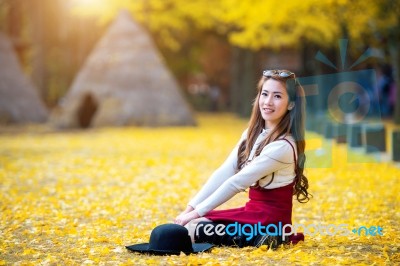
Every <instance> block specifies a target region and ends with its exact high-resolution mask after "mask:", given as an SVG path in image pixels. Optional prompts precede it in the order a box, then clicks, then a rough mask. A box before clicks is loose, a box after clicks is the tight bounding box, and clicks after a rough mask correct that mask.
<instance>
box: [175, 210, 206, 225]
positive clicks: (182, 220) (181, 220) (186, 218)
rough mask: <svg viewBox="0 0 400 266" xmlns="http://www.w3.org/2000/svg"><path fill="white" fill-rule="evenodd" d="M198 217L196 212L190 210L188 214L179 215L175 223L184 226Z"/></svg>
mask: <svg viewBox="0 0 400 266" xmlns="http://www.w3.org/2000/svg"><path fill="white" fill-rule="evenodd" d="M199 217H200V215H199V214H198V213H197V211H195V210H192V211H190V212H187V213H183V214H180V215H179V216H178V217H176V219H175V223H176V224H179V225H183V226H184V225H186V224H187V223H188V222H190V221H191V220H194V219H197V218H199Z"/></svg>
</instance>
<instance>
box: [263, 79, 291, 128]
mask: <svg viewBox="0 0 400 266" xmlns="http://www.w3.org/2000/svg"><path fill="white" fill-rule="evenodd" d="M258 106H259V108H260V111H261V116H262V118H263V119H264V121H265V127H266V128H269V129H272V128H274V127H275V126H276V125H278V123H279V122H280V121H281V119H282V118H283V116H284V115H285V114H286V112H287V110H288V106H289V95H288V93H287V91H286V86H285V83H284V82H281V81H277V80H274V79H268V80H267V81H265V82H264V84H263V86H262V89H261V95H260V98H259V99H258Z"/></svg>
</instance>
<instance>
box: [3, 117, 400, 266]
mask: <svg viewBox="0 0 400 266" xmlns="http://www.w3.org/2000/svg"><path fill="white" fill-rule="evenodd" d="M246 124H247V121H244V120H239V119H237V118H234V117H233V116H230V115H217V116H212V115H200V116H199V126H198V127H188V128H133V127H131V128H109V129H108V128H107V129H92V130H88V131H69V132H43V130H39V131H38V130H31V131H29V132H25V133H18V134H11V133H7V134H2V135H0V192H1V194H0V230H1V231H0V232H1V235H0V265H3V264H5V265H9V264H10V265H12V264H15V265H30V264H31V265H39V264H41V265H52V264H61V265H81V264H101V265H118V264H127V265H146V264H156V265H158V264H163V265H168V264H171V265H264V264H268V263H271V264H276V263H279V264H281V265H291V264H297V265H302V264H304V265H310V264H315V265H323V264H326V265H331V264H340V265H350V264H357V265H363V264H364V265H370V264H374V263H375V264H376V265H398V264H399V263H400V255H399V253H400V241H399V237H398V234H397V232H396V230H398V229H399V228H400V222H399V220H400V219H399V218H400V215H399V209H398V208H399V207H398V206H399V203H400V185H399V183H400V179H399V178H400V169H399V168H396V167H395V166H393V165H392V164H390V163H353V162H354V161H362V162H365V161H372V159H371V157H366V156H365V155H360V154H359V153H350V154H348V151H347V148H346V146H345V145H336V144H332V145H328V146H331V148H330V149H328V150H329V152H328V154H327V153H326V151H325V153H324V152H322V151H321V150H318V149H317V148H318V147H319V146H322V145H327V144H329V143H328V142H325V141H322V140H321V139H318V136H317V135H312V134H308V138H309V139H310V142H309V147H310V150H309V151H308V155H309V156H308V158H309V162H308V163H309V165H310V166H312V167H311V168H309V169H307V172H306V174H307V176H308V178H309V181H310V185H311V189H310V191H311V193H312V194H313V195H314V198H313V199H312V200H311V202H309V203H307V204H298V203H295V206H294V212H293V222H294V223H302V224H305V225H311V224H321V225H325V226H326V225H340V224H347V225H348V228H349V230H351V229H353V228H358V227H360V226H366V227H371V226H380V227H382V228H383V236H365V233H361V235H360V236H359V235H358V234H353V233H351V235H349V236H329V235H321V234H314V236H306V241H305V242H304V243H301V244H298V245H296V246H293V247H284V248H280V249H279V250H277V251H271V250H266V249H265V247H264V246H263V247H261V248H259V249H257V248H244V249H236V248H214V249H213V250H212V252H211V253H204V254H197V255H190V256H185V255H181V256H146V255H139V254H136V253H130V252H128V251H127V250H126V249H125V247H124V245H127V244H135V243H142V242H148V238H149V235H150V232H151V230H152V228H154V227H155V226H156V225H159V224H162V223H167V222H171V221H172V220H173V219H174V217H175V216H176V215H177V214H178V213H179V212H180V211H182V210H183V208H184V207H185V205H186V203H187V202H188V200H189V199H190V198H191V197H192V196H193V195H194V194H195V193H196V191H197V190H198V189H199V188H200V187H201V185H202V184H203V183H204V182H205V180H206V179H207V178H208V176H209V175H210V174H211V173H212V171H213V170H214V169H215V168H216V167H218V165H219V164H220V163H222V162H223V160H224V159H225V157H226V156H227V155H228V153H229V152H230V150H231V149H232V148H233V146H234V145H235V143H236V141H237V140H238V138H239V137H240V134H241V133H242V131H243V130H244V128H245V127H246ZM311 139H313V140H311ZM331 154H332V156H331ZM354 158H356V159H354ZM327 162H329V163H328V164H327ZM326 165H328V166H327V167H326ZM321 166H325V168H322V167H321ZM246 200H247V194H246V193H241V194H239V195H237V196H236V197H235V198H234V199H232V200H231V201H230V202H228V203H226V204H225V205H224V206H222V207H223V208H226V207H234V206H239V205H242V204H244V203H245V201H246ZM363 232H364V231H363Z"/></svg>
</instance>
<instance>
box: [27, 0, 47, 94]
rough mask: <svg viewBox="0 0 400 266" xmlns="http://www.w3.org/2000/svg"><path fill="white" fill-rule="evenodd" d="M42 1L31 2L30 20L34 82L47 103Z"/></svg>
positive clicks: (32, 0) (34, 0) (33, 0)
mask: <svg viewBox="0 0 400 266" xmlns="http://www.w3.org/2000/svg"><path fill="white" fill-rule="evenodd" d="M40 2H41V1H40V0H31V1H29V3H30V10H31V11H30V18H31V23H32V24H31V25H32V26H31V27H32V40H33V47H32V50H33V53H32V80H33V82H34V83H35V85H36V87H37V88H38V89H39V94H40V96H41V98H42V99H44V100H45V101H46V100H47V99H46V98H47V97H46V96H47V95H46V74H47V73H46V65H45V47H44V43H45V36H44V35H45V33H44V22H45V21H44V16H45V15H46V14H45V12H44V5H43V3H40Z"/></svg>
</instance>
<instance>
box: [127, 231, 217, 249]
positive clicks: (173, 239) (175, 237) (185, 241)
mask: <svg viewBox="0 0 400 266" xmlns="http://www.w3.org/2000/svg"><path fill="white" fill-rule="evenodd" d="M213 246H214V245H213V244H209V243H194V244H193V243H192V241H191V240H190V236H189V232H188V230H187V229H186V227H184V226H181V225H178V224H162V225H159V226H157V227H156V228H154V229H153V231H151V235H150V242H149V243H143V244H136V245H131V246H126V248H127V249H128V250H130V251H135V252H141V253H148V254H154V255H179V254H180V253H181V252H184V253H185V254H190V253H198V252H203V251H207V250H209V249H210V248H212V247H213Z"/></svg>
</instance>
